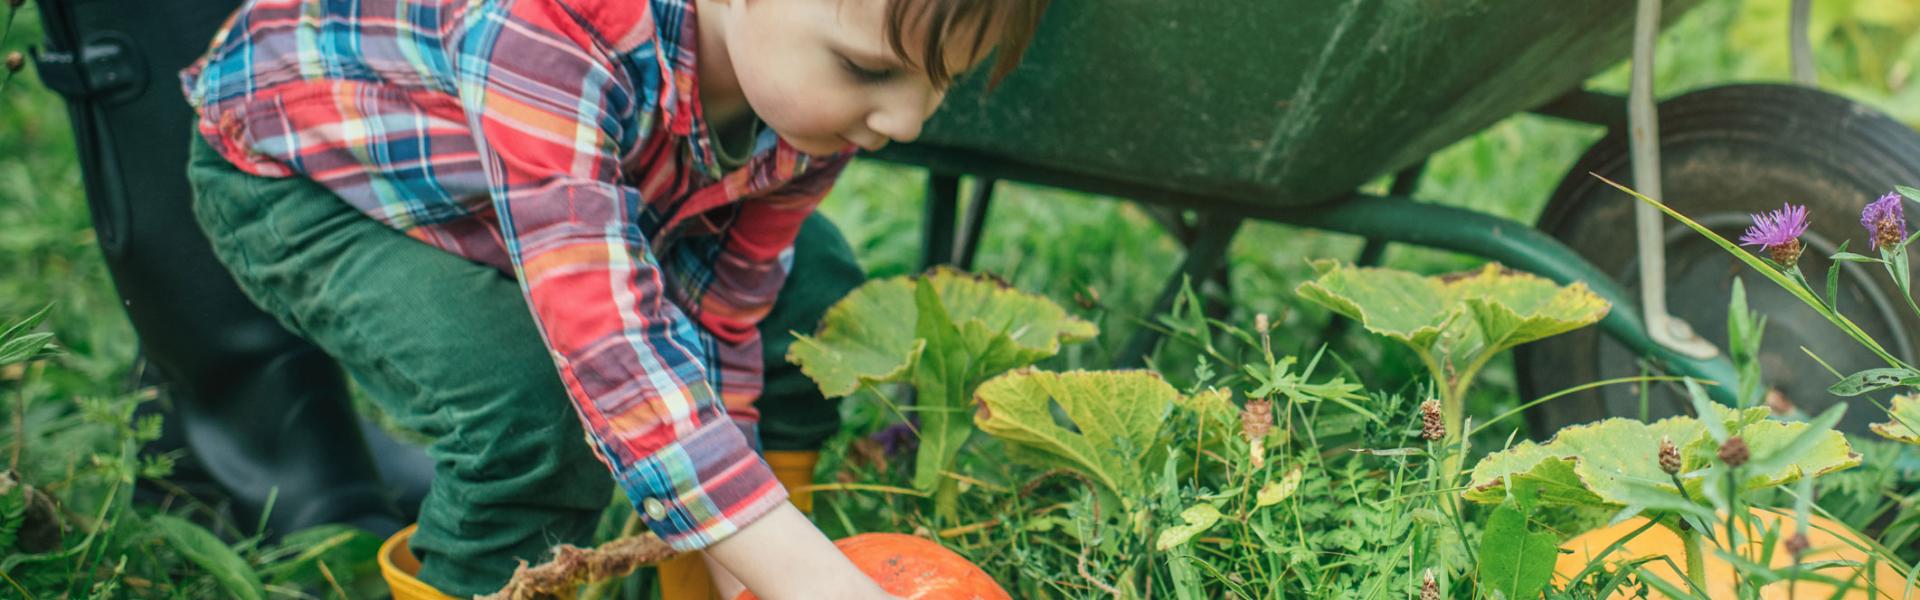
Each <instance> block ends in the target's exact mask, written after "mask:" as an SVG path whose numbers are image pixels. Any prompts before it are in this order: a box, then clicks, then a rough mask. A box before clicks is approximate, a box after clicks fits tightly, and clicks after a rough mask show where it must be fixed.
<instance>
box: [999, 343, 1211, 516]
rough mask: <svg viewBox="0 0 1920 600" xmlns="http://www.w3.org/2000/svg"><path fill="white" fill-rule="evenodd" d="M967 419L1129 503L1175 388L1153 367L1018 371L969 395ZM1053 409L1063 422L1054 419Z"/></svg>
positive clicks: (1029, 456)
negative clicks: (976, 405)
mask: <svg viewBox="0 0 1920 600" xmlns="http://www.w3.org/2000/svg"><path fill="white" fill-rule="evenodd" d="M975 396H976V398H977V399H978V400H979V402H980V409H979V411H978V412H977V413H975V415H974V424H976V425H979V426H980V430H981V431H985V432H986V433H987V434H988V435H992V436H994V437H995V438H999V439H1000V440H1001V441H1003V442H1006V443H1008V444H1009V445H1010V446H1012V447H1013V448H1015V449H1020V450H1029V451H1031V452H1019V453H1015V454H1013V456H1015V457H1017V458H1022V459H1024V460H1027V461H1028V462H1034V463H1038V464H1039V466H1041V467H1047V468H1052V467H1064V468H1067V469H1071V470H1073V471H1076V472H1079V473H1081V474H1084V475H1086V476H1087V477H1088V478H1090V479H1092V480H1093V481H1094V482H1095V483H1097V484H1099V485H1100V486H1101V487H1103V488H1105V490H1106V491H1107V492H1108V493H1111V494H1115V495H1118V496H1119V497H1120V499H1121V501H1122V502H1127V503H1130V502H1133V501H1134V498H1133V497H1134V496H1137V493H1136V492H1137V491H1138V490H1142V489H1146V480H1145V477H1146V473H1148V472H1150V471H1149V470H1148V469H1149V468H1150V467H1149V466H1148V465H1147V464H1146V463H1147V462H1149V461H1147V460H1146V458H1147V456H1148V455H1149V454H1150V453H1151V452H1152V449H1153V447H1154V444H1153V440H1154V438H1155V436H1157V435H1158V434H1159V432H1160V425H1161V423H1163V422H1165V421H1166V418H1167V416H1168V414H1170V413H1171V411H1172V409H1173V406H1174V402H1175V401H1176V399H1177V398H1178V397H1179V396H1180V394H1179V392H1177V391H1175V390H1174V389H1173V386H1171V385H1168V384H1167V382H1166V381H1165V380H1162V379H1161V378H1160V376H1159V375H1158V374H1156V373H1153V372H1152V371H1074V372H1068V373H1053V372H1047V371H1035V370H1021V371H1015V372H1012V373H1008V374H1006V375H1002V376H1000V377H996V378H994V379H992V380H990V381H988V382H986V383H985V384H982V385H981V386H980V391H979V392H978V393H977V394H976V395H975ZM1054 407H1058V409H1059V412H1060V414H1061V415H1062V416H1063V417H1064V418H1065V420H1066V421H1067V422H1065V423H1062V422H1059V421H1056V420H1055V413H1054Z"/></svg>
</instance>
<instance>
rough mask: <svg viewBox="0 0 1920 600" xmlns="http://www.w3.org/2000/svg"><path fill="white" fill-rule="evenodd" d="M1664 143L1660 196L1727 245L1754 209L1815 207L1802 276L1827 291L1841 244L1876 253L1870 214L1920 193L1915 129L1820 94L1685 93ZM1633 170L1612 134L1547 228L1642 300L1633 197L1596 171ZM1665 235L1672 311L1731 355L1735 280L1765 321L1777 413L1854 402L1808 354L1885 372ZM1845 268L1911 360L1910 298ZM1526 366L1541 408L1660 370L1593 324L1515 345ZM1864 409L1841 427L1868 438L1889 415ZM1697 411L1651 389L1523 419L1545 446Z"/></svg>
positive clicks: (1548, 216) (1776, 296)
mask: <svg viewBox="0 0 1920 600" xmlns="http://www.w3.org/2000/svg"><path fill="white" fill-rule="evenodd" d="M1660 134H1661V142H1660V154H1661V162H1662V165H1661V173H1662V184H1663V187H1664V188H1665V194H1664V195H1665V196H1666V197H1665V198H1662V200H1663V201H1665V202H1667V203H1668V204H1670V205H1671V206H1673V207H1674V208H1676V209H1678V210H1679V211H1680V212H1682V213H1684V214H1686V215H1688V216H1690V217H1692V218H1693V219H1695V220H1697V221H1699V222H1700V223H1702V224H1704V225H1706V226H1708V227H1711V228H1713V229H1714V230H1715V231H1716V232H1718V233H1719V234H1720V235H1722V236H1724V237H1727V238H1728V239H1737V238H1738V236H1739V234H1740V233H1741V232H1742V231H1743V230H1744V229H1745V228H1746V227H1747V226H1748V225H1751V224H1752V221H1751V219H1750V218H1749V216H1748V215H1749V214H1751V213H1754V212H1759V211H1763V210H1775V209H1779V208H1780V205H1781V204H1782V203H1785V202H1792V203H1795V204H1804V205H1806V206H1807V211H1808V213H1809V215H1810V217H1811V220H1812V226H1811V228H1810V229H1808V231H1807V235H1806V236H1805V237H1804V238H1802V239H1803V241H1804V242H1805V243H1807V245H1808V248H1807V251H1806V253H1805V255H1804V256H1803V257H1802V258H1801V260H1800V266H1801V269H1802V270H1803V271H1804V272H1805V273H1806V274H1807V277H1808V279H1810V280H1811V281H1812V283H1813V285H1814V286H1815V287H1817V288H1823V287H1824V285H1825V280H1826V273H1827V268H1828V265H1829V264H1830V263H1829V261H1828V260H1827V256H1829V255H1831V254H1833V253H1834V252H1835V251H1836V250H1838V247H1839V245H1840V243H1841V242H1842V241H1843V240H1853V243H1852V244H1851V245H1850V246H1849V248H1848V250H1849V251H1854V252H1859V253H1863V254H1866V253H1870V252H1869V251H1868V250H1867V248H1866V247H1865V243H1866V236H1865V232H1864V230H1862V229H1861V228H1860V225H1859V222H1860V210H1861V208H1862V207H1863V206H1865V204H1866V203H1867V202H1871V201H1873V200H1874V199H1875V198H1877V197H1878V196H1879V195H1881V194H1884V193H1886V192H1887V191H1890V190H1892V189H1893V186H1894V185H1896V184H1905V185H1913V184H1915V182H1920V134H1916V133H1915V132H1914V131H1913V130H1912V129H1909V128H1907V127H1906V126H1904V125H1902V124H1900V123H1899V122H1897V121H1894V120H1893V119H1891V118H1889V117H1887V116H1886V115H1884V114H1882V113H1880V112H1878V111H1876V110H1874V109H1872V108H1869V107H1866V106H1864V105H1861V104H1859V103H1856V102H1853V101H1850V100H1847V99H1845V98H1842V97H1839V96H1835V95H1832V94H1827V93H1824V92H1820V91H1818V90H1814V89H1808V88H1802V87H1794V86H1785V85H1736V86H1728V87H1720V88H1713V89H1708V90H1703V91H1699V92H1695V93H1691V94H1687V95H1684V96H1680V97H1678V98H1674V99H1671V100H1668V101H1666V102H1663V103H1661V105H1660ZM1631 171H1632V167H1631V164H1630V161H1629V160H1628V149H1627V140H1626V138H1625V136H1624V135H1623V132H1620V131H1615V132H1612V133H1610V134H1609V135H1608V136H1607V137H1606V138H1605V139H1603V140H1601V141H1600V142H1599V143H1597V144H1596V145H1594V147H1593V148H1592V149H1590V150H1588V151H1587V154H1586V155H1585V156H1583V157H1582V158H1581V159H1580V161H1579V162H1578V163H1575V164H1574V166H1573V169H1572V170H1571V171H1570V172H1569V173H1568V174H1567V177H1566V178H1565V179H1564V180H1562V181H1561V183H1560V186H1559V189H1557V190H1555V192H1554V194H1553V198H1552V200H1551V201H1550V202H1549V203H1548V205H1547V208H1546V210H1545V212H1544V213H1543V214H1542V216H1541V218H1540V225H1539V227H1540V229H1541V230H1542V231H1545V232H1547V233H1549V234H1552V235H1553V236H1555V237H1557V238H1559V239H1561V240H1563V241H1565V242H1566V243H1567V244H1568V245H1569V246H1571V247H1572V248H1574V249H1575V250H1576V251H1578V252H1579V253H1580V254H1581V255H1583V256H1585V257H1586V258H1587V259H1588V260H1591V261H1593V263H1594V264H1595V265H1596V266H1598V267H1600V268H1601V269H1602V270H1604V271H1606V272H1607V273H1608V274H1610V275H1612V276H1613V277H1614V278H1616V279H1617V280H1618V281H1619V282H1620V283H1621V284H1622V285H1624V286H1626V287H1627V288H1628V289H1630V290H1633V291H1634V292H1635V293H1634V294H1633V295H1634V297H1638V290H1639V286H1640V278H1639V276H1638V265H1637V260H1636V255H1635V242H1634V235H1633V229H1634V224H1633V211H1634V205H1635V202H1633V201H1632V199H1630V198H1628V197H1627V196H1625V195H1624V194H1621V193H1620V192H1618V191H1617V190H1614V189H1612V188H1611V187H1609V186H1607V185H1606V184H1605V183H1603V182H1601V181H1600V180H1599V179H1596V178H1595V177H1593V176H1592V175H1590V174H1589V173H1593V174H1599V175H1602V176H1605V177H1607V178H1608V179H1612V180H1614V181H1620V182H1630V181H1631V180H1632V174H1631ZM1667 224H1668V226H1667V227H1666V229H1665V233H1666V240H1667V299H1668V300H1667V302H1668V307H1669V310H1670V311H1672V312H1673V313H1674V314H1675V315H1677V316H1679V317H1681V318H1683V319H1685V320H1686V321H1687V322H1688V323H1689V324H1691V325H1692V326H1693V328H1694V329H1695V330H1696V331H1697V332H1698V333H1699V334H1700V335H1702V336H1704V337H1705V338H1707V339H1708V340H1710V341H1712V342H1713V343H1714V344H1716V345H1718V346H1719V347H1721V348H1722V349H1723V350H1722V351H1723V352H1724V351H1725V350H1724V349H1725V348H1726V343H1727V305H1728V300H1729V299H1730V294H1731V293H1732V288H1733V283H1734V281H1735V280H1740V281H1743V282H1744V286H1745V288H1746V292H1747V302H1748V305H1749V307H1750V309H1751V310H1753V311H1755V312H1758V313H1760V314H1762V315H1765V316H1766V318H1767V324H1766V330H1765V331H1766V333H1765V337H1764V339H1763V343H1762V347H1761V352H1760V362H1761V364H1762V369H1763V371H1764V373H1765V374H1766V377H1767V379H1768V381H1767V383H1768V385H1769V386H1771V389H1772V391H1773V393H1770V394H1769V396H1768V398H1769V399H1770V400H1771V402H1770V404H1772V405H1774V406H1778V407H1792V409H1793V410H1798V411H1801V412H1804V413H1806V414H1818V413H1819V412H1820V411H1823V410H1825V409H1826V408H1827V407H1829V406H1831V405H1833V404H1834V403H1835V402H1839V401H1844V400H1845V399H1843V398H1838V397H1835V396H1833V395H1831V394H1829V393H1827V391H1826V388H1827V386H1828V385H1830V384H1832V383H1833V381H1834V377H1833V375H1832V374H1830V373H1828V372H1827V371H1826V370H1825V369H1824V368H1822V367H1821V366H1820V365H1819V364H1818V363H1816V362H1815V361H1814V360H1812V359H1811V358H1808V357H1807V356H1806V354H1804V353H1803V352H1802V351H1801V347H1802V346H1804V347H1806V348H1807V349H1809V350H1811V351H1812V352H1813V353H1814V354H1817V355H1818V356H1819V357H1820V358H1821V359H1823V360H1825V361H1827V362H1828V363H1829V364H1831V365H1833V366H1834V368H1836V369H1839V370H1840V371H1841V372H1843V373H1848V372H1853V371H1857V370H1860V369H1866V368H1872V367H1877V366H1885V365H1884V364H1882V363H1880V362H1879V361H1878V360H1877V359H1876V358H1875V356H1874V355H1873V354H1871V353H1869V352H1868V351H1866V350H1865V349H1863V348H1861V347H1860V346H1859V345H1858V344H1857V343H1855V342H1854V341H1853V340H1851V339H1850V338H1848V337H1846V336H1845V335H1844V334H1842V333H1840V332H1839V331H1838V330H1837V329H1835V328H1834V327H1833V326H1832V325H1830V324H1828V323H1827V322H1826V320H1825V319H1824V318H1822V317H1820V316H1819V314H1818V313H1815V312H1814V311H1813V310H1812V309H1810V308H1808V307H1807V306H1805V305H1804V304H1802V303H1801V302H1800V301H1799V300H1797V299H1795V298H1794V297H1792V296H1790V295H1788V294H1787V293H1786V292H1784V291H1782V290H1781V289H1780V288H1779V287H1778V286H1776V285H1774V284H1773V283H1771V282H1770V281H1768V280H1766V279H1765V278H1763V277H1761V276H1759V275H1758V274H1756V273H1753V272H1752V271H1751V270H1750V269H1748V268H1746V267H1745V266H1744V265H1742V264H1741V263H1739V262H1738V261H1737V260H1735V259H1734V258H1733V257H1732V256H1729V255H1728V254H1727V253H1726V251H1725V250H1723V249H1721V248H1720V247H1718V246H1716V245H1714V244H1713V243H1711V242H1709V241H1707V240H1706V239H1704V238H1702V237H1701V236H1700V235H1698V234H1696V233H1694V232H1693V231H1692V230H1689V229H1687V228H1686V227H1685V226H1682V225H1680V224H1678V223H1675V222H1673V221H1672V220H1668V221H1667ZM1865 267H1872V268H1865ZM1841 273H1842V275H1841V278H1840V279H1841V283H1840V286H1839V289H1838V291H1839V306H1840V309H1841V311H1842V312H1843V313H1844V314H1846V315H1848V317H1849V318H1851V319H1852V320H1853V321H1854V322H1856V323H1858V324H1859V325H1860V326H1861V327H1862V328H1863V329H1865V330H1866V331H1867V333H1868V334H1870V335H1872V336H1873V338H1874V339H1876V340H1878V341H1879V342H1880V343H1881V344H1882V345H1883V346H1885V347H1886V348H1887V349H1888V350H1889V351H1891V352H1893V353H1895V354H1896V355H1898V356H1901V357H1904V358H1906V359H1907V360H1911V359H1912V357H1913V356H1914V346H1915V343H1916V340H1915V339H1914V338H1915V337H1916V336H1917V335H1920V318H1916V317H1915V316H1914V315H1913V314H1912V312H1911V311H1909V310H1908V309H1907V307H1906V305H1905V304H1906V303H1905V302H1902V301H1901V299H1900V296H1899V294H1900V291H1899V289H1898V288H1897V287H1896V286H1895V285H1894V283H1893V282H1892V281H1889V278H1888V277H1887V276H1886V273H1885V272H1884V271H1882V270H1880V269H1879V268H1878V267H1877V266H1875V265H1860V264H1843V265H1842V268H1841ZM1820 292H1821V293H1823V294H1824V292H1825V290H1824V289H1821V290H1820ZM1515 371H1516V372H1517V376H1518V380H1519V383H1520V387H1521V393H1522V394H1523V397H1525V398H1528V399H1532V398H1538V397H1541V396H1543V395H1545V394H1549V393H1553V392H1555V391H1558V390H1562V389H1566V388H1569V387H1572V386H1575V385H1579V384H1583V383H1589V382H1593V381H1599V380H1603V379H1608V378H1614V377H1626V376H1633V375H1639V374H1643V373H1648V372H1650V371H1651V369H1650V368H1649V367H1648V366H1647V365H1646V364H1645V362H1644V361H1643V360H1642V359H1641V358H1640V357H1639V356H1638V355H1637V354H1636V353H1634V352H1632V351H1631V350H1629V349H1628V348H1627V347H1626V346H1624V345H1622V344H1620V343H1619V342H1616V341H1614V340H1613V339H1611V338H1609V337H1607V336H1605V335H1603V334H1602V333H1601V332H1600V331H1598V330H1597V329H1594V328H1587V329H1583V330H1580V331H1576V332H1573V333H1570V334H1567V335H1563V336H1559V337H1555V338H1550V339H1547V340H1544V341H1541V342H1539V343H1536V344H1532V345H1529V346H1525V347H1522V348H1520V349H1519V350H1518V351H1517V352H1516V354H1515ZM1643 399H1644V401H1643ZM1883 400H1884V399H1883ZM1856 404H1857V405H1856V406H1852V407H1850V408H1849V410H1848V413H1847V415H1846V419H1845V420H1844V421H1842V423H1841V426H1840V427H1841V428H1842V429H1844V430H1847V431H1853V432H1863V431H1865V430H1866V424H1867V423H1869V422H1871V421H1874V420H1877V419H1879V418H1880V417H1882V416H1883V415H1877V414H1876V413H1878V412H1879V411H1877V410H1871V409H1872V405H1871V404H1869V403H1867V402H1866V401H1864V399H1862V400H1861V401H1859V402H1857V403H1856ZM1686 406H1687V399H1686V396H1685V395H1684V393H1683V392H1682V391H1681V390H1680V389H1679V388H1678V387H1677V386H1672V385H1652V386H1648V389H1647V390H1646V393H1645V394H1644V395H1643V394H1642V390H1641V388H1640V386H1632V385H1618V386H1608V387H1603V388H1599V389H1594V390H1588V391H1583V392H1578V393H1574V394H1570V395H1568V396H1565V397H1562V398H1559V399H1556V400H1553V401H1551V402H1548V403H1546V404H1543V405H1541V406H1539V407H1537V408H1535V409H1533V410H1531V411H1529V413H1528V422H1529V424H1530V425H1531V426H1532V431H1533V433H1534V435H1535V437H1545V436H1547V435H1550V434H1551V433H1552V432H1554V431H1558V430H1559V429H1560V428H1561V427H1563V426H1566V425H1572V424H1578V423H1585V422H1589V421H1593V420H1597V419H1601V418H1605V417H1612V416H1639V415H1641V414H1642V413H1643V412H1644V413H1645V415H1646V416H1647V417H1648V418H1660V417H1663V416H1668V415H1674V414H1682V413H1688V412H1691V411H1690V410H1689V409H1687V408H1686Z"/></svg>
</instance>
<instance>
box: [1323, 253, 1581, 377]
mask: <svg viewBox="0 0 1920 600" xmlns="http://www.w3.org/2000/svg"><path fill="white" fill-rule="evenodd" d="M1314 267H1315V268H1316V269H1318V270H1319V271H1320V275H1319V277H1317V278H1315V279H1314V280H1312V281H1308V282H1306V283H1303V284H1301V285H1300V287H1299V288H1297V289H1296V290H1295V291H1296V292H1297V293H1299V294H1300V296H1301V297H1302V298H1305V299H1307V300H1310V301H1313V302H1315V303H1317V304H1320V305H1322V306H1325V307H1327V308H1328V309H1329V310H1332V311H1334V312H1337V313H1340V314H1341V315H1344V316H1346V317H1348V318H1351V319H1354V320H1356V321H1359V322H1360V324H1361V326H1362V327H1365V328H1366V329H1367V331H1371V332H1374V333H1377V334H1380V335H1384V336H1387V337H1390V338H1393V339H1395V340H1399V341H1400V342H1401V343H1404V344H1407V345H1409V346H1413V347H1414V349H1415V350H1418V351H1422V352H1428V351H1438V352H1439V353H1441V354H1450V355H1454V356H1455V357H1456V358H1460V359H1461V360H1460V362H1462V363H1463V364H1464V363H1465V362H1468V361H1466V360H1465V359H1464V355H1465V354H1466V353H1473V354H1479V353H1487V352H1500V351H1503V350H1506V349H1508V348H1512V347H1514V346H1518V345H1520V344H1524V343H1527V342H1531V341H1534V340H1538V339H1542V338H1546V337H1551V336H1554V335H1559V334H1561V333H1565V332H1568V331H1572V330H1574V329H1579V328H1581V327H1585V326H1587V325H1590V324H1592V323H1594V322H1596V321H1599V320H1600V319H1601V317H1605V316H1606V315H1607V309H1608V305H1607V302H1606V301H1605V300H1601V299H1600V297H1599V296H1596V295H1594V294H1593V292H1592V291H1590V290H1588V289H1587V287H1586V285H1584V284H1581V283H1578V282H1576V283H1574V284H1573V285H1569V286H1565V287H1561V286H1559V285H1557V284H1555V283H1553V282H1552V281H1551V280H1548V279H1545V278H1542V277H1539V276H1535V275H1530V274H1527V273H1521V272H1517V271H1509V270H1505V269H1502V268H1501V267H1500V266H1499V265H1496V264H1491V263H1489V264H1487V265H1486V266H1484V267H1482V268H1480V269H1479V270H1477V271H1469V272H1466V273H1458V274H1452V275H1442V276H1435V277H1423V276H1420V275H1415V274H1413V273H1408V272H1405V271H1399V270H1394V269H1381V268H1369V267H1353V266H1348V265H1343V264H1339V263H1334V262H1331V261H1320V262H1318V263H1315V265H1314Z"/></svg>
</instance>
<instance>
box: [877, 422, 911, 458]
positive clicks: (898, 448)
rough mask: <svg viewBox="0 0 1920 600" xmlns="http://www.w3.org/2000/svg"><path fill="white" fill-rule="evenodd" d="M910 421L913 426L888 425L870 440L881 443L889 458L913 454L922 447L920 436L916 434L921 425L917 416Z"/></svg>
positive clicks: (902, 424)
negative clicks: (915, 431) (915, 430)
mask: <svg viewBox="0 0 1920 600" xmlns="http://www.w3.org/2000/svg"><path fill="white" fill-rule="evenodd" d="M910 420H911V421H912V424H908V423H894V424H892V425H888V426H887V427H886V428H885V429H881V430H880V431H878V432H875V433H874V434H873V435H872V436H871V437H870V438H869V439H872V440H873V441H876V442H880V446H881V447H882V448H884V449H885V452H886V455H887V456H889V457H893V456H899V455H901V454H905V453H908V452H912V451H914V450H916V449H918V448H919V447H920V436H919V434H916V433H914V427H916V426H918V425H919V423H920V419H919V417H918V416H917V415H916V416H914V417H910Z"/></svg>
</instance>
